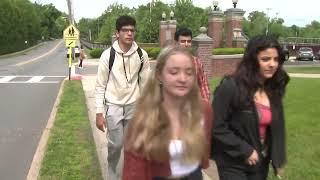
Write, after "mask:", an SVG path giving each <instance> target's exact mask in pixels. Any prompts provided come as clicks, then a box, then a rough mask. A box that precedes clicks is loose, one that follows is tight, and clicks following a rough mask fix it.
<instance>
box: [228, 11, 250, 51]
mask: <svg viewBox="0 0 320 180" xmlns="http://www.w3.org/2000/svg"><path fill="white" fill-rule="evenodd" d="M244 13H245V11H243V10H242V9H238V8H231V9H227V10H226V11H225V15H226V47H234V42H233V41H234V40H235V41H237V39H239V37H238V36H237V35H238V34H239V33H238V32H242V26H241V23H242V20H243V15H244ZM239 30H240V31H239ZM234 31H236V33H234ZM241 34H242V33H241ZM235 36H236V37H235ZM241 36H242V35H241ZM242 37H243V36H242ZM236 44H237V42H236Z"/></svg>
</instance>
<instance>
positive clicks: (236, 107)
mask: <svg viewBox="0 0 320 180" xmlns="http://www.w3.org/2000/svg"><path fill="white" fill-rule="evenodd" d="M240 99H242V100H240ZM243 99H251V100H247V101H243ZM269 99H270V106H271V112H272V122H271V125H270V126H269V128H267V134H266V139H267V140H266V144H267V146H268V147H269V148H268V152H267V156H268V158H270V159H271V160H272V165H273V167H274V168H280V167H283V166H284V164H285V162H286V153H285V151H286V150H285V123H284V114H283V106H282V100H281V98H278V99H279V100H276V98H270V97H269ZM212 106H213V109H214V123H213V132H212V158H213V159H215V161H216V163H217V165H218V166H221V167H226V166H227V167H230V166H231V167H235V168H240V169H243V170H245V171H255V170H256V167H257V165H256V166H249V165H247V164H246V163H245V160H246V159H247V158H249V156H250V155H251V153H252V152H253V150H254V149H255V150H256V151H257V152H258V154H259V159H262V158H263V157H264V156H263V155H262V151H263V147H262V144H261V140H260V135H259V119H258V113H257V110H256V107H255V105H254V101H253V97H252V98H241V95H240V93H239V86H238V85H237V83H236V82H235V80H234V79H233V78H230V77H227V78H225V79H223V81H222V82H221V84H220V85H219V86H218V87H217V89H216V90H215V93H214V100H213V103H212Z"/></svg>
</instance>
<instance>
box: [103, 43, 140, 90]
mask: <svg viewBox="0 0 320 180" xmlns="http://www.w3.org/2000/svg"><path fill="white" fill-rule="evenodd" d="M137 51H138V54H139V57H140V68H139V71H138V84H139V80H140V72H141V70H142V67H143V62H144V60H143V54H142V50H141V48H140V47H138V49H137ZM115 56H116V51H115V50H114V48H113V47H111V49H110V57H109V74H108V80H107V83H108V82H109V76H110V72H111V70H112V66H113V63H114V58H115Z"/></svg>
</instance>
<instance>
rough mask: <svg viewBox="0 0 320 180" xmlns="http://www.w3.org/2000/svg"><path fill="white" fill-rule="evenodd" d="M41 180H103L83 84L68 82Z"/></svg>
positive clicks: (42, 167)
mask: <svg viewBox="0 0 320 180" xmlns="http://www.w3.org/2000/svg"><path fill="white" fill-rule="evenodd" d="M39 179H59V180H60V179H66V180H69V179H77V180H78V179H79V180H82V179H97V180H98V179H99V180H100V179H102V175H101V171H100V166H99V161H98V158H97V154H96V148H95V144H94V141H93V136H92V131H91V126H90V123H89V120H88V114H87V107H86V103H85V96H84V92H83V90H82V85H81V82H80V81H67V82H65V86H64V92H63V95H62V98H61V102H60V105H59V107H58V111H57V115H56V120H55V124H54V127H53V129H52V131H51V134H50V138H49V141H48V146H47V151H46V154H45V157H44V159H43V162H42V166H41V170H40V177H39Z"/></svg>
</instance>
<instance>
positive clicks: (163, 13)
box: [162, 11, 167, 21]
mask: <svg viewBox="0 0 320 180" xmlns="http://www.w3.org/2000/svg"><path fill="white" fill-rule="evenodd" d="M166 17H167V15H166V13H165V12H164V11H163V12H162V21H164V20H165V19H166Z"/></svg>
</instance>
